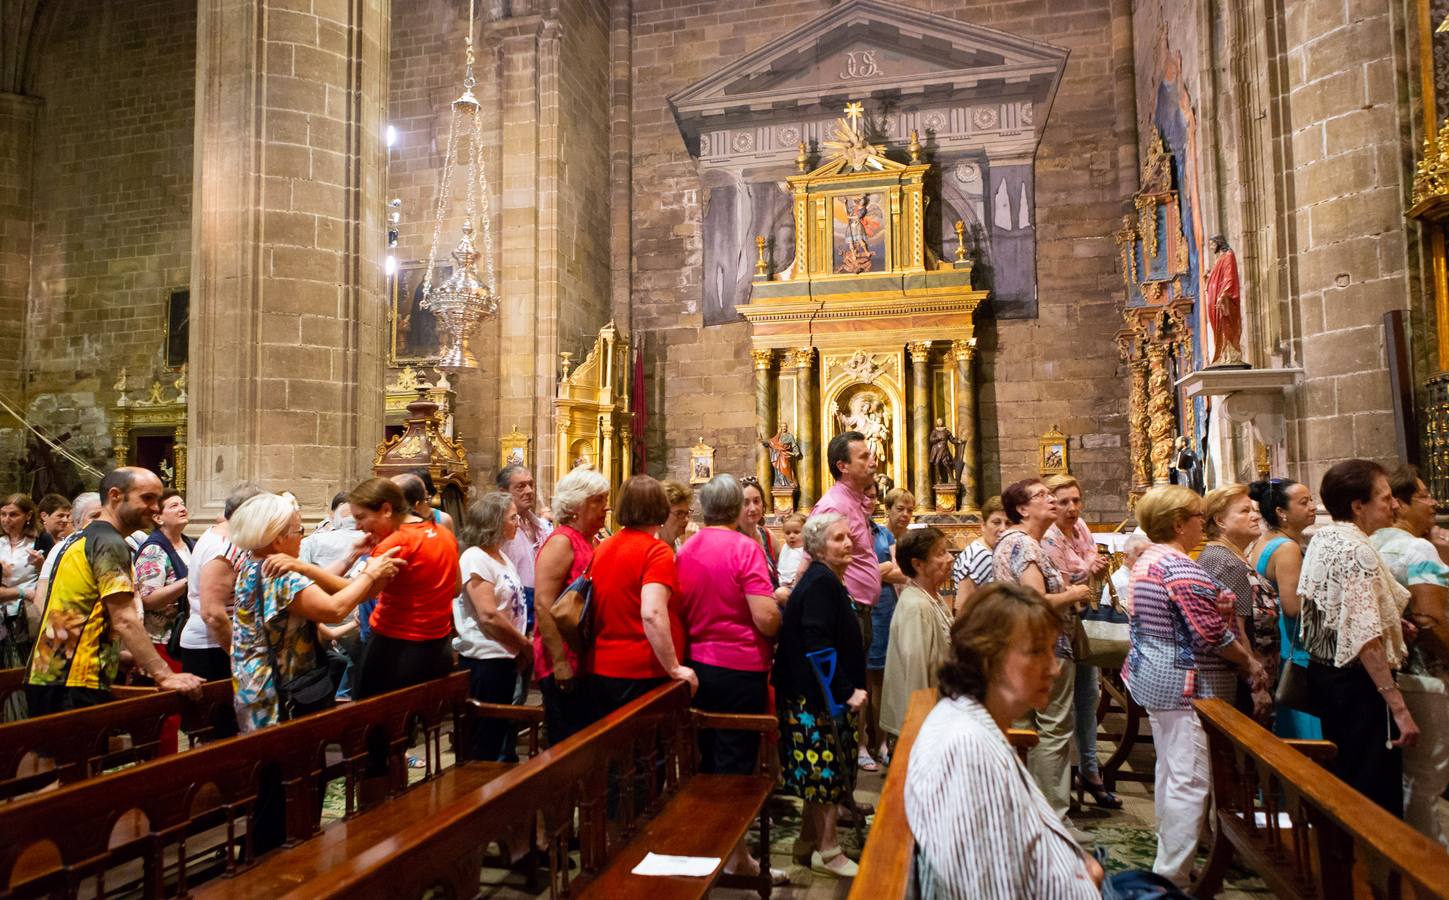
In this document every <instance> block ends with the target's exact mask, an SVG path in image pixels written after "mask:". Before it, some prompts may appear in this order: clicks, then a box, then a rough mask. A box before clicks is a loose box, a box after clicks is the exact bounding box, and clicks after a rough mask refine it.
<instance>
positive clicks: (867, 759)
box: [855, 750, 880, 772]
mask: <svg viewBox="0 0 1449 900" xmlns="http://www.w3.org/2000/svg"><path fill="white" fill-rule="evenodd" d="M855 765H856V767H857V768H859V769H860V771H862V772H879V771H880V766H879V765H877V764H876V761H875V758H874V757H872V756H871V755H870V752H869V751H867V750H862V751H860V755H859V756H857V757H856V758H855Z"/></svg>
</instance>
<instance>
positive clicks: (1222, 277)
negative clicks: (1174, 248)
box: [1203, 234, 1243, 366]
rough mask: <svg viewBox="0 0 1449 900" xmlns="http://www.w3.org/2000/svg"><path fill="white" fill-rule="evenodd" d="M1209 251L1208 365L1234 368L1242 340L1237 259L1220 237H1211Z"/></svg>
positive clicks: (1238, 362)
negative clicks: (1210, 347) (1210, 332)
mask: <svg viewBox="0 0 1449 900" xmlns="http://www.w3.org/2000/svg"><path fill="white" fill-rule="evenodd" d="M1211 243H1212V250H1213V253H1214V254H1215V255H1216V256H1217V260H1216V261H1215V262H1214V263H1213V268H1212V271H1211V272H1209V273H1208V279H1207V290H1206V291H1204V294H1203V298H1204V300H1206V301H1207V313H1208V322H1209V323H1210V324H1211V325H1212V328H1213V353H1212V358H1211V359H1210V360H1209V361H1208V364H1209V365H1222V366H1238V365H1242V363H1243V351H1242V347H1241V346H1240V342H1241V340H1242V337H1243V310H1242V299H1243V298H1242V292H1241V289H1240V288H1239V285H1238V257H1237V255H1236V254H1235V253H1233V248H1232V247H1230V246H1228V242H1227V239H1226V238H1224V237H1223V236H1222V235H1220V234H1218V235H1213V238H1212V241H1211Z"/></svg>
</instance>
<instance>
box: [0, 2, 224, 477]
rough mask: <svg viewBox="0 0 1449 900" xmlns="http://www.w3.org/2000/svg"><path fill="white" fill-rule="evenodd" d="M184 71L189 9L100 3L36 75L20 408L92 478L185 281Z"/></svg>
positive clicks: (61, 36)
mask: <svg viewBox="0 0 1449 900" xmlns="http://www.w3.org/2000/svg"><path fill="white" fill-rule="evenodd" d="M195 64H196V4H195V3H194V2H188V0H101V2H97V3H94V4H90V5H89V6H88V8H87V9H86V10H85V11H84V12H80V11H77V12H76V14H74V15H70V16H65V17H59V18H58V20H57V22H56V25H55V27H54V29H53V30H52V31H51V32H50V34H49V35H48V37H47V39H46V44H45V52H44V56H43V57H42V58H41V60H40V62H39V66H38V73H37V77H36V82H35V96H36V97H38V98H39V100H40V101H41V104H42V105H41V108H40V111H39V114H38V116H37V118H36V121H35V132H34V156H33V159H34V166H33V177H34V180H33V196H34V198H35V203H34V205H33V207H34V212H33V215H34V230H33V235H34V243H33V249H32V256H31V265H30V291H29V303H28V314H27V316H26V328H25V339H24V343H25V353H24V369H25V372H26V379H25V382H26V383H25V387H24V394H25V397H24V402H25V404H26V406H27V409H28V414H29V415H30V416H31V417H32V419H33V420H34V421H36V422H37V424H40V425H41V426H43V427H45V428H47V429H49V430H50V431H51V432H52V433H55V434H59V433H62V432H67V431H68V432H70V433H71V435H72V437H71V440H70V442H69V446H71V447H72V448H73V449H75V450H77V451H78V452H80V453H81V454H82V455H83V456H84V457H86V458H88V459H90V460H91V461H92V462H94V463H95V464H96V465H97V466H98V467H100V468H102V469H104V468H105V465H106V462H107V460H108V459H109V458H110V455H111V453H110V446H111V439H110V434H109V431H108V419H107V414H106V409H107V408H108V407H110V406H111V405H112V404H113V403H114V402H115V400H116V392H115V391H114V390H113V389H112V384H113V383H114V382H115V380H116V374H117V372H118V370H119V369H120V368H121V367H125V368H126V369H127V370H128V372H129V373H130V376H131V384H132V385H133V386H137V385H139V386H140V387H142V388H143V389H144V387H145V385H146V384H147V383H149V382H150V380H151V378H152V377H153V375H160V374H162V370H163V367H164V348H163V340H164V335H165V329H166V325H165V315H166V302H167V298H168V296H169V295H170V293H171V291H172V290H175V289H179V288H181V289H184V288H186V287H187V286H188V284H189V281H190V249H191V183H192V143H193V135H192V126H193V120H194V112H193V105H194V96H195ZM167 380H168V383H169V376H168V378H167ZM17 399H19V398H17Z"/></svg>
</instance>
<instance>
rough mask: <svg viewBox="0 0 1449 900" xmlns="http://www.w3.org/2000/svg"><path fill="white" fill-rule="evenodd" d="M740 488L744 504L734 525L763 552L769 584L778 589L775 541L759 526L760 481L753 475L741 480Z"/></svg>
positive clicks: (761, 512)
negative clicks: (742, 490)
mask: <svg viewBox="0 0 1449 900" xmlns="http://www.w3.org/2000/svg"><path fill="white" fill-rule="evenodd" d="M740 487H741V488H743V489H744V492H745V502H744V505H742V506H741V507H740V518H739V521H738V522H737V523H735V524H736V526H737V527H738V528H739V530H740V533H741V534H744V535H745V536H746V537H748V538H750V539H751V540H753V541H754V542H755V543H757V544H759V545H760V549H761V550H763V551H765V564H766V565H767V566H768V567H769V569H770V583H771V584H773V585H774V586H775V587H779V586H780V570H779V569H778V568H777V567H778V565H779V551H777V550H776V549H775V539H774V537H772V536H771V535H770V532H769V529H767V528H765V526H763V525H761V524H760V523H761V522H762V521H763V520H764V518H765V508H766V503H765V489H764V488H763V487H761V486H760V479H758V478H756V477H755V476H753V475H746V476H745V477H743V478H741V479H740Z"/></svg>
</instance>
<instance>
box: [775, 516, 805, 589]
mask: <svg viewBox="0 0 1449 900" xmlns="http://www.w3.org/2000/svg"><path fill="white" fill-rule="evenodd" d="M783 527H784V531H785V546H783V547H781V548H780V560H779V567H778V568H779V572H780V588H781V590H784V591H786V595H787V596H788V592H789V589H790V588H792V587H794V586H795V578H796V577H797V576H798V575H799V574H800V563H801V562H802V561H804V559H805V542H804V541H802V540H801V539H800V532H801V530H803V529H804V528H805V517H804V516H802V515H800V514H799V513H796V514H794V515H793V516H791V517H790V518H788V519H786V520H785V524H784V526H783Z"/></svg>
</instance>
